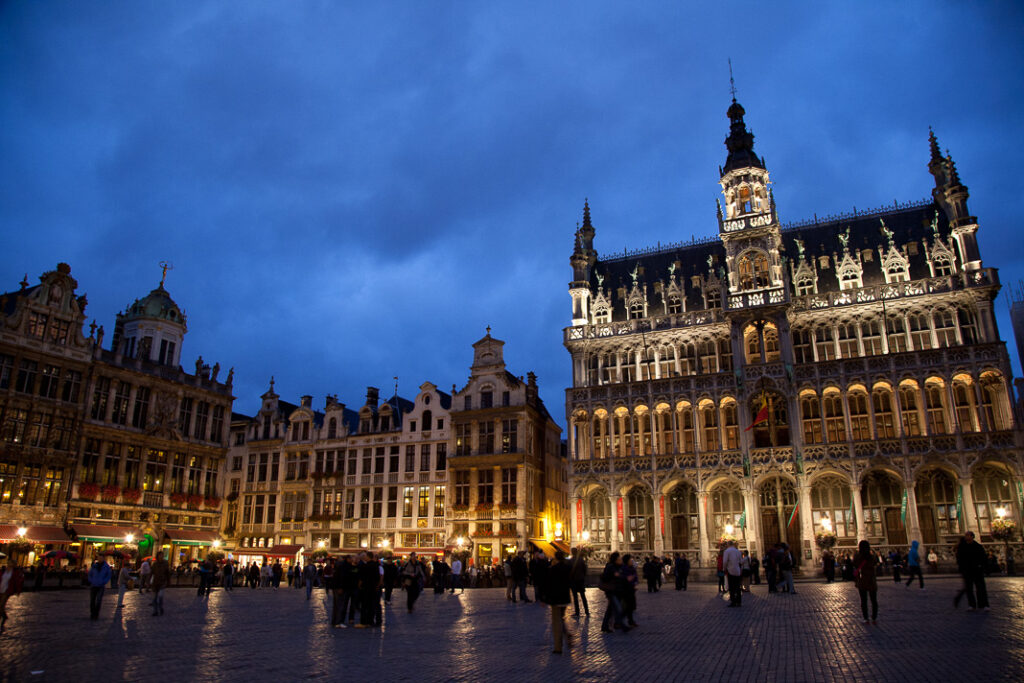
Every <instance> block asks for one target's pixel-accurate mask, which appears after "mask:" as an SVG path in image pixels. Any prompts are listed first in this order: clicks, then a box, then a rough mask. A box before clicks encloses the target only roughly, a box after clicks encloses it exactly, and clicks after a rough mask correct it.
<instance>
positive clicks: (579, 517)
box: [576, 499, 583, 534]
mask: <svg viewBox="0 0 1024 683" xmlns="http://www.w3.org/2000/svg"><path fill="white" fill-rule="evenodd" d="M576 533H577V534H582V533H583V501H582V500H579V499H577V500H576Z"/></svg>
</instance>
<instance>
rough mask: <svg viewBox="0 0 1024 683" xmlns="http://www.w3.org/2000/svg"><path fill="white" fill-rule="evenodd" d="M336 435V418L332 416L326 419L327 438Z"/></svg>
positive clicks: (332, 437)
mask: <svg viewBox="0 0 1024 683" xmlns="http://www.w3.org/2000/svg"><path fill="white" fill-rule="evenodd" d="M337 436H338V420H337V418H334V417H332V418H331V419H330V420H328V421H327V438H328V439H334V438H336V437H337Z"/></svg>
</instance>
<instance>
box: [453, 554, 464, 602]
mask: <svg viewBox="0 0 1024 683" xmlns="http://www.w3.org/2000/svg"><path fill="white" fill-rule="evenodd" d="M456 588H460V589H462V592H463V593H465V592H466V589H465V588H463V586H462V560H461V559H460V558H459V556H458V555H452V592H451V595H455V589H456Z"/></svg>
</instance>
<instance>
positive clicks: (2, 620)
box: [0, 559, 25, 633]
mask: <svg viewBox="0 0 1024 683" xmlns="http://www.w3.org/2000/svg"><path fill="white" fill-rule="evenodd" d="M24 586H25V574H24V573H23V572H22V571H21V568H20V567H18V566H17V565H16V564H15V563H14V560H10V559H9V560H7V565H6V566H5V567H4V571H3V573H2V574H0V633H3V631H4V626H5V625H6V624H7V601H8V600H10V599H11V596H12V595H17V594H18V593H20V592H21V589H22V588H24Z"/></svg>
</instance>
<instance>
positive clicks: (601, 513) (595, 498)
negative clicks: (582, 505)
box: [587, 489, 612, 543]
mask: <svg viewBox="0 0 1024 683" xmlns="http://www.w3.org/2000/svg"><path fill="white" fill-rule="evenodd" d="M611 517H612V516H611V501H610V500H609V499H608V494H607V493H606V492H605V490H604V489H598V490H596V491H594V492H593V493H591V494H590V495H589V496H588V497H587V529H588V530H589V531H590V542H591V543H609V542H610V541H611V537H610V534H611V528H612V519H611Z"/></svg>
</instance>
